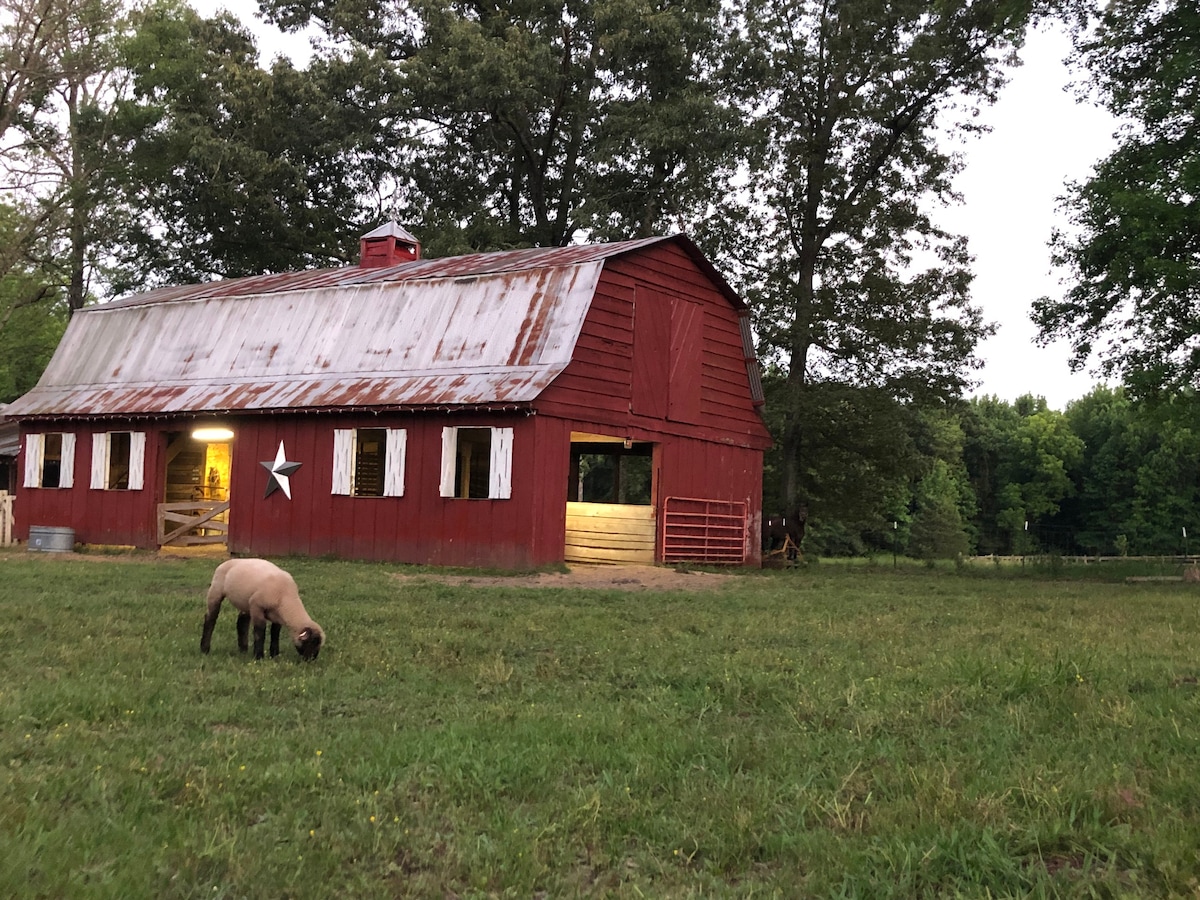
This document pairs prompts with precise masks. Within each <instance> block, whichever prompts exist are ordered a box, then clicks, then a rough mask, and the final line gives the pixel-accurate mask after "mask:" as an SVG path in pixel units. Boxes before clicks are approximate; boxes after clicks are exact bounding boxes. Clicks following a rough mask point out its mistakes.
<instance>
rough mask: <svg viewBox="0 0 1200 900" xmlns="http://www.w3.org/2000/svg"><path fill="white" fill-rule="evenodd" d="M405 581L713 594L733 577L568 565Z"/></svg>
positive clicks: (404, 578) (652, 568)
mask: <svg viewBox="0 0 1200 900" xmlns="http://www.w3.org/2000/svg"><path fill="white" fill-rule="evenodd" d="M394 577H395V578H396V579H398V580H400V581H404V582H419V581H427V582H428V581H432V582H437V583H439V584H454V585H467V586H472V587H521V588H524V587H535V588H586V589H591V590H620V591H712V590H717V589H718V588H722V587H725V586H726V585H727V584H729V582H730V581H732V580H733V579H734V578H735V577H736V576H734V575H724V574H721V573H719V572H692V571H680V570H677V569H671V568H666V567H664V566H571V567H570V570H569V571H567V572H537V573H534V574H530V575H437V574H428V573H427V574H421V575H396V576H394Z"/></svg>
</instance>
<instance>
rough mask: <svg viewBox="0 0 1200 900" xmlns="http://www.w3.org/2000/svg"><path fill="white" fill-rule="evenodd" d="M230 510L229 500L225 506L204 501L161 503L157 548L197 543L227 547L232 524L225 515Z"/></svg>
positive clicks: (189, 545)
mask: <svg viewBox="0 0 1200 900" xmlns="http://www.w3.org/2000/svg"><path fill="white" fill-rule="evenodd" d="M228 511H229V501H228V500H226V501H225V502H224V503H214V502H208V501H204V500H193V501H190V502H186V503H160V504H158V545H159V546H160V547H166V546H171V547H193V546H196V545H197V544H224V543H225V542H226V541H227V540H228V538H229V522H228V521H227V519H228V517H227V516H225V513H227V512H228ZM168 529H169V530H168Z"/></svg>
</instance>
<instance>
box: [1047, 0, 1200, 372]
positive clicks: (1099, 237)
mask: <svg viewBox="0 0 1200 900" xmlns="http://www.w3.org/2000/svg"><path fill="white" fill-rule="evenodd" d="M1096 15H1097V17H1098V18H1097V19H1096V20H1095V22H1094V23H1089V22H1087V21H1086V19H1085V20H1084V22H1083V24H1082V25H1081V27H1080V29H1079V31H1078V33H1077V37H1076V48H1077V50H1078V51H1079V52H1080V54H1081V58H1082V60H1083V62H1084V64H1085V65H1086V66H1087V69H1088V71H1089V72H1090V73H1091V86H1092V87H1093V88H1094V90H1095V93H1096V95H1097V96H1098V97H1099V99H1100V101H1101V102H1102V103H1103V104H1104V105H1105V106H1106V107H1107V108H1108V109H1110V110H1111V111H1112V112H1114V113H1115V114H1116V115H1118V116H1121V117H1126V118H1127V119H1128V120H1129V123H1130V124H1129V125H1128V127H1126V128H1124V129H1123V130H1122V131H1121V133H1120V134H1119V136H1118V143H1117V148H1116V149H1115V150H1114V151H1113V152H1112V154H1111V155H1110V156H1108V158H1106V159H1104V160H1103V161H1101V162H1100V163H1099V164H1098V165H1097V166H1096V169H1095V172H1094V174H1093V175H1092V176H1091V177H1090V178H1089V179H1087V180H1085V181H1083V182H1081V183H1077V184H1074V185H1072V186H1071V187H1070V189H1069V191H1068V193H1067V195H1066V198H1065V201H1064V206H1065V208H1066V210H1067V212H1068V213H1069V215H1070V227H1069V228H1064V229H1060V230H1057V231H1055V233H1054V234H1053V236H1052V238H1051V248H1052V251H1053V260H1054V262H1055V263H1056V264H1057V265H1059V266H1062V267H1064V268H1065V270H1066V273H1067V281H1068V284H1069V287H1068V289H1067V291H1066V293H1065V295H1064V296H1063V297H1061V298H1050V297H1045V298H1042V299H1041V300H1039V301H1038V302H1037V303H1035V305H1034V316H1033V318H1034V321H1035V322H1036V323H1037V325H1038V327H1039V329H1040V333H1041V337H1042V338H1043V339H1044V340H1047V341H1048V340H1053V339H1056V338H1060V337H1066V338H1068V339H1069V340H1070V342H1071V346H1072V350H1073V356H1072V360H1071V365H1072V367H1073V368H1075V369H1080V368H1083V367H1084V366H1086V365H1088V363H1089V361H1092V360H1095V361H1097V362H1098V365H1099V370H1100V371H1101V372H1102V373H1104V374H1106V375H1110V376H1118V377H1121V378H1123V379H1124V380H1125V382H1126V383H1127V384H1128V385H1130V387H1131V388H1134V389H1135V390H1136V391H1137V392H1147V391H1151V392H1152V391H1155V390H1158V389H1168V390H1169V389H1171V388H1174V387H1178V386H1181V385H1189V384H1194V383H1195V381H1196V379H1197V377H1200V320H1198V319H1197V313H1196V310H1197V308H1198V307H1200V199H1198V198H1200V121H1198V120H1197V114H1198V112H1200V7H1197V5H1196V3H1195V2H1192V0H1113V2H1110V3H1107V4H1103V5H1101V6H1100V7H1099V9H1098V12H1097V13H1096ZM1089 24H1091V25H1093V26H1094V27H1091V28H1089V27H1086V26H1087V25H1089Z"/></svg>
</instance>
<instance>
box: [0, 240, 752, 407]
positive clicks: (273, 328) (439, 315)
mask: <svg viewBox="0 0 1200 900" xmlns="http://www.w3.org/2000/svg"><path fill="white" fill-rule="evenodd" d="M659 241H681V242H682V245H683V246H684V247H685V249H687V250H688V252H689V253H690V254H692V255H693V256H694V257H698V258H699V259H701V260H702V259H703V257H702V256H699V251H697V250H696V249H695V247H694V245H692V244H691V242H690V241H688V240H687V239H686V238H681V237H679V236H676V237H673V238H649V239H645V240H641V241H626V242H622V243H615V244H596V245H584V246H573V247H562V248H544V249H533V250H513V251H507V252H501V253H486V254H474V255H470V256H460V257H449V258H445V259H420V260H414V261H411V262H406V263H402V264H400V265H397V266H391V267H387V268H376V269H363V268H359V267H357V266H351V267H345V268H339V269H322V270H314V271H305V272H295V273H290V274H283V275H262V276H255V277H250V278H238V279H230V280H226V281H216V282H211V283H206V284H197V285H187V286H183V287H166V288H160V289H158V290H154V291H150V292H147V293H144V294H139V295H136V296H133V297H129V298H126V299H123V300H119V301H114V302H112V303H106V304H102V305H98V306H92V307H87V308H85V309H83V310H80V311H79V312H77V313H76V314H75V315H74V316H73V317H72V319H71V323H70V325H69V326H68V328H67V332H66V334H65V335H64V337H63V339H62V342H61V343H60V344H59V346H58V349H57V350H56V351H55V354H54V357H53V359H52V360H51V362H50V365H49V366H48V367H47V369H46V371H45V373H44V374H43V375H42V378H41V380H40V381H39V382H38V385H37V387H35V388H34V389H33V390H32V391H30V392H29V393H28V394H26V395H25V396H23V397H21V398H19V399H18V400H16V401H14V402H13V403H12V404H11V406H10V409H9V410H8V413H9V415H10V416H14V417H18V418H23V417H33V416H74V415H99V416H138V415H159V414H172V413H201V412H220V411H226V410H243V411H265V410H287V409H309V410H312V409H339V408H346V407H406V406H407V407H412V406H417V407H428V406H463V405H468V406H477V405H498V404H504V405H508V404H526V403H529V402H530V401H532V400H534V399H535V398H536V397H537V396H538V394H540V393H541V392H542V391H543V390H544V389H545V388H546V387H547V386H548V385H549V384H550V382H551V381H553V380H554V378H555V377H557V375H558V374H559V373H560V372H561V371H562V370H563V369H564V368H565V367H566V365H567V363H569V362H570V360H571V355H572V353H573V351H574V347H575V342H576V340H577V339H578V337H579V331H580V328H581V326H582V324H583V321H584V317H585V316H586V314H587V310H588V308H589V305H590V303H591V299H592V296H593V294H594V292H595V287H596V283H597V281H598V279H599V276H600V271H601V269H602V267H603V265H604V262H605V260H607V259H609V258H611V257H613V256H617V255H621V254H625V253H629V252H632V251H635V250H637V249H639V248H641V247H645V246H648V245H650V244H653V243H656V242H659ZM705 265H706V266H707V263H705ZM709 268H710V269H711V267H709ZM716 277H717V279H718V284H719V285H720V286H722V288H723V289H724V290H726V291H727V292H728V294H729V295H731V297H732V299H734V300H736V301H737V303H738V305H740V300H738V299H737V298H736V295H734V294H733V293H732V291H730V290H728V287H727V286H726V285H725V284H724V281H722V280H720V276H719V275H718V276H716Z"/></svg>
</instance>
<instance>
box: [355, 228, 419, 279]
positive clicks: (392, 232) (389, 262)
mask: <svg viewBox="0 0 1200 900" xmlns="http://www.w3.org/2000/svg"><path fill="white" fill-rule="evenodd" d="M359 247H360V252H359V259H358V265H359V268H363V269H382V268H385V267H387V266H395V265H399V264H400V263H406V262H412V261H413V260H414V259H420V258H421V242H420V241H418V240H417V239H416V237H414V236H413V235H412V234H410V233H409V232H408V231H406V230H405V229H404V228H402V227H401V226H400V225H399V224H397V223H396V222H395V221H391V222H388V223H386V224H384V225H380V226H379V227H378V228H376V229H375V230H374V231H371V232H368V233H367V234H364V235H363V236H362V239H361V241H360V242H359Z"/></svg>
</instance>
